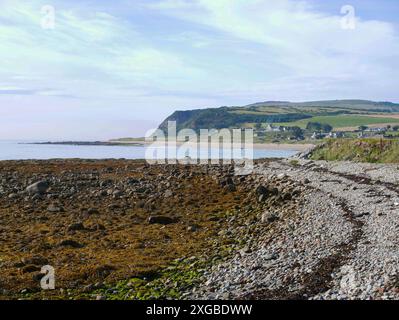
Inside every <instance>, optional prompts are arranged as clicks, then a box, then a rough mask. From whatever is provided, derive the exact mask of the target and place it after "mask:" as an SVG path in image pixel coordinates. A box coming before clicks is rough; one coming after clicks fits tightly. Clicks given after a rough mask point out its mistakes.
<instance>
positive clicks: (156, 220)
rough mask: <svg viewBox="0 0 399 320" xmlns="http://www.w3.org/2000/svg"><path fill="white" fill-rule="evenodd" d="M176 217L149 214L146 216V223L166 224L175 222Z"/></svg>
mask: <svg viewBox="0 0 399 320" xmlns="http://www.w3.org/2000/svg"><path fill="white" fill-rule="evenodd" d="M176 222H177V221H176V219H173V218H170V217H165V216H150V217H149V218H148V223H149V224H163V225H168V224H172V223H176Z"/></svg>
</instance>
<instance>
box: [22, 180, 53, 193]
mask: <svg viewBox="0 0 399 320" xmlns="http://www.w3.org/2000/svg"><path fill="white" fill-rule="evenodd" d="M48 188H49V184H48V182H47V181H39V182H36V183H34V184H31V185H30V186H28V187H27V188H26V191H27V192H28V193H29V194H44V193H45V192H46V191H47V190H48Z"/></svg>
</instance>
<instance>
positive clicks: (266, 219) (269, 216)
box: [261, 212, 280, 224]
mask: <svg viewBox="0 0 399 320" xmlns="http://www.w3.org/2000/svg"><path fill="white" fill-rule="evenodd" d="M279 219H280V216H279V215H278V214H277V213H270V212H265V213H264V214H263V215H262V218H261V220H262V223H266V224H269V223H273V222H275V221H278V220H279Z"/></svg>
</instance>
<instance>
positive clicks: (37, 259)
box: [21, 256, 48, 266]
mask: <svg viewBox="0 0 399 320" xmlns="http://www.w3.org/2000/svg"><path fill="white" fill-rule="evenodd" d="M21 261H22V263H24V264H25V265H29V264H31V265H36V266H45V265H46V264H48V260H47V258H44V257H42V256H33V257H30V258H22V260H21Z"/></svg>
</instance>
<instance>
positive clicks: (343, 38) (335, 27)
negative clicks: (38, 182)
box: [0, 0, 399, 139]
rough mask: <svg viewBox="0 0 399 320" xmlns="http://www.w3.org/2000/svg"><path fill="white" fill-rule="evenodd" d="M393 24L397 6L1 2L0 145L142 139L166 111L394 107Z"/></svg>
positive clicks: (392, 1)
mask: <svg viewBox="0 0 399 320" xmlns="http://www.w3.org/2000/svg"><path fill="white" fill-rule="evenodd" d="M44 5H50V6H52V7H53V8H54V9H55V25H54V29H46V28H42V21H43V18H45V16H44V13H43V12H42V11H41V8H42V7H43V6H44ZM343 5H352V6H353V7H354V9H355V22H356V23H355V28H354V29H345V28H342V26H341V22H342V17H343V14H341V8H342V6H343ZM398 13H399V1H397V0H378V1H377V0H375V1H372V0H348V1H337V0H331V1H324V0H323V1H321V0H318V1H316V0H308V1H297V0H295V1H294V0H273V1H272V0H131V1H127V0H119V1H118V0H115V1H106V0H91V1H88V0H86V1H85V0H79V1H77V0H74V1H72V0H69V1H67V0H57V1H52V0H44V1H41V0H37V1H36V0H27V1H18V2H17V1H13V0H0V61H1V63H0V139H108V138H114V137H124V136H143V135H144V133H145V132H146V131H147V130H148V129H151V128H154V127H156V126H157V124H159V122H160V121H162V120H163V119H164V118H165V117H166V116H167V115H169V114H170V113H171V112H173V111H174V110H184V109H195V108H203V107H216V106H222V105H245V104H249V103H253V102H258V101H266V100H290V101H306V100H319V99H345V98H362V99H371V100H380V101H381V100H382V101H387V100H389V101H394V102H399V90H398V88H399V77H398V76H397V71H398V70H399V68H398V67H399V41H398V32H399V30H398V26H399V25H398V22H399V18H398Z"/></svg>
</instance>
